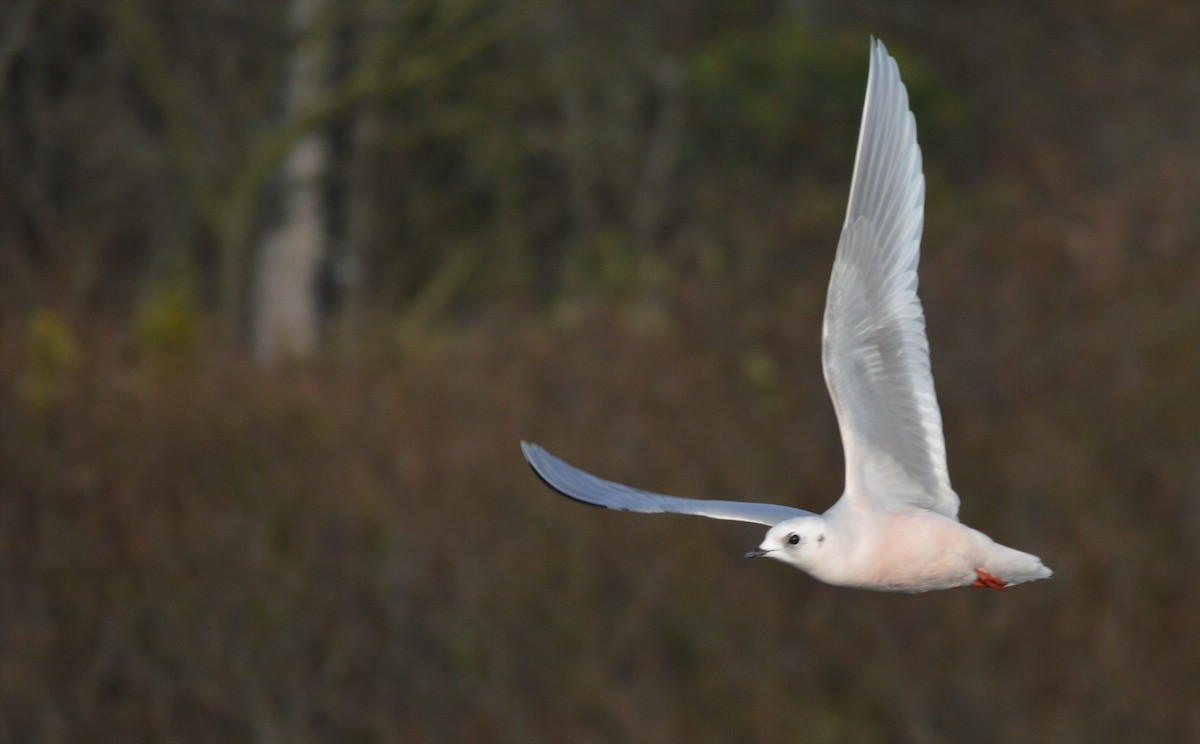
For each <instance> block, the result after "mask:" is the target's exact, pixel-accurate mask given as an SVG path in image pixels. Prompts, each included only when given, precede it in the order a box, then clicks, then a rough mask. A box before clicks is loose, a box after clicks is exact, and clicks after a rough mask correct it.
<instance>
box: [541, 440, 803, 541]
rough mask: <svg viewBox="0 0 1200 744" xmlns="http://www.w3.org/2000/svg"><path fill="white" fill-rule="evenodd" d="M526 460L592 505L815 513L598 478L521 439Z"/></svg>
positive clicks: (745, 514) (710, 513)
mask: <svg viewBox="0 0 1200 744" xmlns="http://www.w3.org/2000/svg"><path fill="white" fill-rule="evenodd" d="M521 451H522V452H523V453H524V454H525V461H526V462H528V463H529V466H530V467H532V468H533V472H534V473H536V474H537V476H538V477H539V478H541V479H542V482H544V483H545V484H546V485H547V486H550V487H551V488H553V489H554V490H555V491H558V492H559V493H561V494H562V495H563V496H566V497H568V498H571V499H574V500H576V501H581V502H583V503H585V504H591V505H592V506H602V507H604V508H606V509H615V510H617V511H627V512H641V513H643V514H692V515H695V516H698V517H709V518H711V519H727V520H732V521H735V522H753V523H755V524H765V525H775V524H778V523H779V522H782V521H783V520H785V519H791V518H792V517H804V516H811V512H806V511H804V510H803V509H795V508H792V507H790V506H778V505H776V504H753V503H749V502H744V501H713V500H708V499H682V498H679V497H677V496H665V495H663V494H660V493H651V492H649V491H642V490H640V489H637V488H631V487H629V486H625V485H622V484H620V483H614V482H613V481H608V480H604V479H603V478H598V477H596V476H594V475H592V474H591V473H588V472H585V471H583V470H580V469H579V468H577V467H574V466H572V465H569V464H567V463H566V462H564V461H563V460H561V459H560V458H558V457H555V456H554V455H552V454H550V453H549V452H547V451H546V450H544V449H542V448H541V447H539V446H538V445H536V444H530V443H528V442H521Z"/></svg>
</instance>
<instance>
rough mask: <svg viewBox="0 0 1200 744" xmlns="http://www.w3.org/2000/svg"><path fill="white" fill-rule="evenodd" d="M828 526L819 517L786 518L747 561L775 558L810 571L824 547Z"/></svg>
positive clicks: (770, 532)
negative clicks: (750, 559)
mask: <svg viewBox="0 0 1200 744" xmlns="http://www.w3.org/2000/svg"><path fill="white" fill-rule="evenodd" d="M827 532H828V526H827V525H826V524H825V520H824V519H822V518H821V517H818V516H811V517H795V518H793V519H785V520H784V521H782V522H780V523H779V524H777V525H775V526H774V527H772V528H771V529H769V530H767V535H766V537H764V538H763V541H762V542H761V543H760V544H759V546H758V547H757V548H756V549H754V550H751V551H750V552H749V553H746V557H747V558H774V559H775V560H777V561H783V562H784V563H790V564H792V565H793V566H796V567H797V568H802V569H805V570H808V569H809V568H810V567H811V566H812V565H813V562H814V561H815V560H816V559H817V557H818V556H820V555H821V554H822V549H823V548H824V547H825V542H826V536H827Z"/></svg>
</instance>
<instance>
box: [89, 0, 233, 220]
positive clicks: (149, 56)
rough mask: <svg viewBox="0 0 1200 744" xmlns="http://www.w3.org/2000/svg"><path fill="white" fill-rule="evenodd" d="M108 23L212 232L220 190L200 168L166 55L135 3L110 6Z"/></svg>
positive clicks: (183, 104)
mask: <svg viewBox="0 0 1200 744" xmlns="http://www.w3.org/2000/svg"><path fill="white" fill-rule="evenodd" d="M112 19H113V22H114V24H115V26H116V28H117V31H118V33H119V34H120V35H121V37H122V38H123V39H124V41H125V43H126V45H127V47H128V49H129V52H130V53H131V55H132V58H133V64H134V68H135V72H136V73H137V75H138V77H139V79H140V81H141V83H142V90H143V92H144V93H145V94H146V95H147V96H149V97H150V102H151V103H152V104H153V105H154V107H155V111H156V113H158V115H159V116H161V117H162V119H163V126H164V128H165V129H166V133H167V139H168V141H169V142H170V152H171V155H172V156H173V157H174V158H175V160H176V162H177V163H178V165H179V168H180V171H181V173H182V175H183V178H184V181H185V182H186V183H187V186H188V189H189V190H190V192H191V194H192V199H193V202H194V204H195V206H196V208H197V210H198V211H199V213H200V216H201V218H202V219H203V220H204V221H205V223H206V224H207V225H208V227H210V228H216V227H217V226H218V225H220V223H221V213H222V205H221V203H220V199H219V197H218V194H219V193H220V190H219V189H217V188H214V184H213V183H211V179H210V178H209V177H208V176H207V175H206V174H205V172H204V167H203V166H202V165H201V162H202V161H201V158H200V151H199V148H198V147H197V146H196V143H197V140H198V138H197V135H196V132H195V131H194V130H193V128H192V125H191V122H190V120H189V117H188V115H187V109H188V106H187V104H186V102H185V101H184V100H183V99H182V98H181V97H180V96H179V92H178V90H179V87H178V85H177V83H176V82H175V81H174V80H172V79H171V73H170V72H169V71H168V69H167V63H166V59H167V55H166V52H165V51H164V50H163V48H162V46H161V45H160V44H159V41H158V37H157V36H156V35H155V33H154V30H153V29H152V28H151V27H150V24H149V23H148V22H147V20H146V17H145V14H144V13H143V12H142V11H141V9H140V8H139V6H138V1H137V0H119V1H118V2H117V3H115V4H113V6H112ZM214 232H215V231H214Z"/></svg>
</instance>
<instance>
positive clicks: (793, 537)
mask: <svg viewBox="0 0 1200 744" xmlns="http://www.w3.org/2000/svg"><path fill="white" fill-rule="evenodd" d="M799 544H800V536H799V535H797V534H796V533H795V532H793V533H792V534H790V535H788V545H799Z"/></svg>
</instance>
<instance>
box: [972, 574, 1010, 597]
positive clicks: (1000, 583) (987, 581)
mask: <svg viewBox="0 0 1200 744" xmlns="http://www.w3.org/2000/svg"><path fill="white" fill-rule="evenodd" d="M975 575H976V576H978V577H979V578H978V579H975V581H973V582H971V586H973V587H976V588H979V589H983V588H985V587H986V588H988V589H995V590H996V591H998V592H1002V591H1005V587H1007V586H1008V582H1007V581H1005V580H1004V579H1001V578H1000V577H998V576H992V575H991V574H990V573H988V572H987V571H985V570H984V569H982V568H977V569H975Z"/></svg>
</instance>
